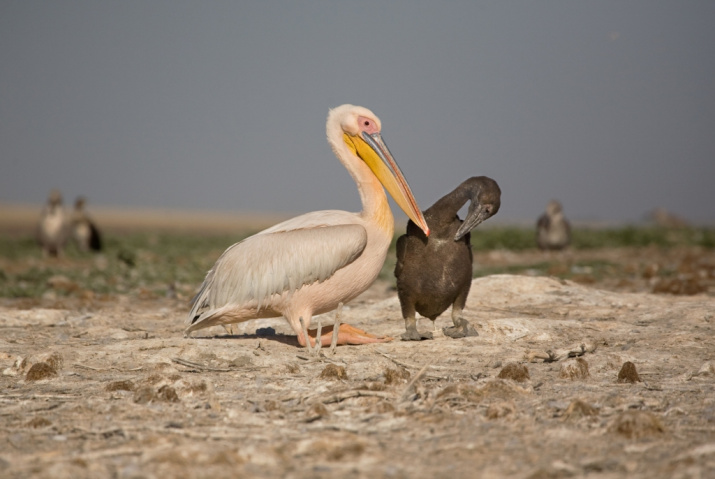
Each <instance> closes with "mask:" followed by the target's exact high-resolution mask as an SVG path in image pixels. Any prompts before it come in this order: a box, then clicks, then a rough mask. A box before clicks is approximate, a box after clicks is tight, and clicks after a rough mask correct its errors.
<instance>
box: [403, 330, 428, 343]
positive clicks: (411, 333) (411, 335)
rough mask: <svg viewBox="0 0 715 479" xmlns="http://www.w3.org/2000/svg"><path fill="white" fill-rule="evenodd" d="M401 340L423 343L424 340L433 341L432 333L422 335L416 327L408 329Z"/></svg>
mask: <svg viewBox="0 0 715 479" xmlns="http://www.w3.org/2000/svg"><path fill="white" fill-rule="evenodd" d="M401 338H402V340H403V341H422V340H424V339H432V333H429V332H427V333H420V332H419V331H417V328H416V327H414V328H409V327H408V328H407V330H406V331H405V332H404V334H403V335H402V336H401Z"/></svg>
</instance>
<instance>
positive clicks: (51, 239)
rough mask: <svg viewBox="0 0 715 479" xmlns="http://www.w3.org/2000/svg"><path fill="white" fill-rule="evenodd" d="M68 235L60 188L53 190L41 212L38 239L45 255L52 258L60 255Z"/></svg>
mask: <svg viewBox="0 0 715 479" xmlns="http://www.w3.org/2000/svg"><path fill="white" fill-rule="evenodd" d="M67 237H68V230H67V214H66V213H65V209H64V207H63V206H62V194H61V193H60V192H59V190H52V191H51V192H50V195H49V197H48V198H47V203H46V204H45V206H44V207H43V208H42V213H40V224H39V225H38V228H37V241H38V242H39V243H40V246H41V247H42V253H43V255H44V256H49V257H52V258H57V257H58V256H60V255H61V254H62V249H63V248H64V247H65V244H66V243H67Z"/></svg>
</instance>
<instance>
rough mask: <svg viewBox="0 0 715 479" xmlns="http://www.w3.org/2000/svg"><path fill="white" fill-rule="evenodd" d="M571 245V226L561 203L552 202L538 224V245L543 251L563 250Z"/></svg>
mask: <svg viewBox="0 0 715 479" xmlns="http://www.w3.org/2000/svg"><path fill="white" fill-rule="evenodd" d="M570 243H571V224H570V223H569V221H568V220H567V219H566V217H565V216H564V212H563V209H562V208H561V203H559V202H558V201H556V200H551V201H550V202H549V204H548V205H547V206H546V212H545V213H544V214H542V215H541V216H540V217H539V219H538V221H537V222H536V244H537V245H538V246H539V248H540V249H542V250H561V249H564V248H566V247H567V246H568V245H569V244H570Z"/></svg>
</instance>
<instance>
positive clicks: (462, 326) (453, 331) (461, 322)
mask: <svg viewBox="0 0 715 479" xmlns="http://www.w3.org/2000/svg"><path fill="white" fill-rule="evenodd" d="M442 331H444V335H445V336H449V337H450V338H453V339H458V338H466V337H468V336H479V333H478V332H477V330H476V329H474V326H472V325H471V324H469V321H467V320H466V319H464V318H458V319H455V320H454V326H449V327H447V328H444V329H443V330H442Z"/></svg>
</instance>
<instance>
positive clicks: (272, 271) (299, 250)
mask: <svg viewBox="0 0 715 479" xmlns="http://www.w3.org/2000/svg"><path fill="white" fill-rule="evenodd" d="M296 119H297V120H301V118H300V117H299V118H296ZM326 130H327V137H328V142H329V143H330V145H331V146H332V149H333V152H334V153H335V155H336V156H337V157H338V159H339V160H340V161H341V163H342V164H343V166H345V168H346V169H347V170H348V172H349V173H350V175H351V176H352V177H353V179H354V180H355V182H356V183H357V186H358V192H359V193H360V199H361V200H362V206H363V211H362V212H360V213H348V212H346V211H337V210H328V211H316V212H313V213H307V214H304V215H301V216H298V217H296V218H293V219H290V220H288V221H285V222H283V223H280V224H277V225H275V226H273V227H271V228H268V229H267V230H264V231H261V232H260V233H257V234H255V235H253V236H251V237H249V238H246V239H244V240H243V241H241V242H239V243H236V244H234V245H233V246H231V247H229V248H228V249H227V250H226V251H225V252H224V253H223V254H222V255H221V257H220V258H219V259H218V260H217V261H216V264H215V265H214V266H213V268H212V269H211V270H210V271H209V272H208V274H207V275H206V279H205V280H204V283H203V285H202V286H201V290H200V291H199V293H198V294H197V295H196V297H195V298H194V301H193V307H192V308H191V311H190V312H189V317H188V323H190V326H189V327H188V328H187V329H186V334H187V335H188V334H189V333H190V332H192V331H195V330H197V329H201V328H206V327H208V326H213V325H227V324H231V323H239V322H242V321H247V320H250V319H257V318H273V317H279V316H284V317H285V318H286V320H288V323H289V324H290V326H291V327H292V328H293V331H295V333H296V335H297V336H298V342H299V343H300V344H301V345H304V346H305V345H306V344H307V343H308V342H310V343H311V344H313V343H314V341H315V339H314V338H313V335H312V334H311V333H309V336H310V339H307V338H305V336H304V334H303V330H302V327H301V319H302V320H303V322H304V323H305V325H306V328H307V327H308V326H309V325H310V321H311V318H312V316H313V315H315V314H321V313H326V312H328V311H332V310H334V309H336V308H337V307H338V306H339V304H340V303H345V302H348V301H350V300H351V299H353V298H355V297H356V296H358V295H359V294H360V293H362V292H363V291H365V290H366V289H367V288H368V287H369V286H370V285H371V284H372V283H373V281H374V280H375V279H376V278H377V276H378V274H379V273H380V269H381V268H382V265H383V263H384V262H385V257H386V255H387V250H388V248H389V246H390V242H391V241H392V238H393V233H394V227H395V225H394V220H393V217H392V212H391V211H390V206H389V203H388V201H387V196H386V195H385V192H384V190H383V186H384V187H385V188H386V189H387V191H388V192H389V193H390V195H391V196H392V198H393V199H394V200H395V202H396V203H397V204H398V205H399V206H400V208H402V210H403V211H404V212H405V213H406V214H407V215H408V216H409V217H410V218H412V220H413V221H414V222H415V223H416V224H417V225H419V227H420V228H422V229H423V230H424V232H425V234H429V229H428V228H427V223H426V222H425V219H424V217H423V216H422V213H421V212H420V209H419V207H418V206H417V202H416V201H415V199H414V197H413V195H412V192H411V191H410V187H409V185H408V184H407V181H406V180H405V178H404V176H403V174H402V172H401V171H400V169H399V167H398V166H397V163H395V160H394V159H393V157H392V154H391V153H390V151H389V150H388V148H387V146H386V145H385V143H384V142H383V140H382V137H381V136H380V131H381V123H380V120H379V119H378V118H377V116H375V114H374V113H373V112H371V111H370V110H368V109H367V108H363V107H359V106H353V105H342V106H339V107H337V108H335V109H333V110H331V111H330V113H329V114H328V120H327V125H326ZM324 331H326V334H324V335H323V336H321V344H325V345H327V344H330V340H331V332H332V328H325V329H324ZM385 340H386V339H384V338H377V337H375V336H373V335H369V334H368V333H365V332H364V331H361V330H359V329H356V328H351V327H350V326H348V325H346V324H343V325H341V326H340V328H339V337H338V343H339V344H363V343H371V342H381V341H385Z"/></svg>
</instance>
